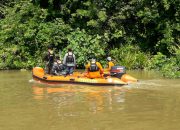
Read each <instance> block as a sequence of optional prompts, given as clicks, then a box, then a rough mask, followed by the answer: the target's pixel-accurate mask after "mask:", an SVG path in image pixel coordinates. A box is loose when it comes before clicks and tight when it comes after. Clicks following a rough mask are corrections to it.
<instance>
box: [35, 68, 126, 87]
mask: <svg viewBox="0 0 180 130" xmlns="http://www.w3.org/2000/svg"><path fill="white" fill-rule="evenodd" d="M32 75H33V79H34V80H37V81H41V82H44V83H49V84H87V85H95V86H99V85H100V86H114V85H115V86H122V85H126V84H127V83H126V82H124V81H122V80H121V79H119V78H116V77H109V76H107V77H104V78H96V79H90V78H87V77H85V76H84V74H83V73H80V72H74V73H73V75H71V76H70V75H68V76H56V75H49V74H45V72H44V69H43V68H41V67H35V68H33V71H32Z"/></svg>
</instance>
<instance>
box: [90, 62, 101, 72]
mask: <svg viewBox="0 0 180 130" xmlns="http://www.w3.org/2000/svg"><path fill="white" fill-rule="evenodd" d="M89 71H90V72H95V71H99V67H98V66H97V64H96V62H91V63H90V68H89Z"/></svg>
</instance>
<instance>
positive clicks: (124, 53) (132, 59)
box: [110, 44, 148, 69]
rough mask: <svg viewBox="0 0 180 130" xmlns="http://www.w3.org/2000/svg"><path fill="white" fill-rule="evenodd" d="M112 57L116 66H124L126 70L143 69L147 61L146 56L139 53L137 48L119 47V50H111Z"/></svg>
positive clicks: (131, 46) (129, 46)
mask: <svg viewBox="0 0 180 130" xmlns="http://www.w3.org/2000/svg"><path fill="white" fill-rule="evenodd" d="M110 53H111V55H112V57H113V58H114V59H115V60H116V62H117V63H116V64H119V65H122V66H126V68H128V69H143V68H144V67H145V66H146V64H147V60H148V55H147V54H145V53H143V52H141V51H140V49H139V47H138V46H133V45H129V44H127V45H124V46H123V45H121V46H120V47H119V48H115V49H113V50H111V52H110Z"/></svg>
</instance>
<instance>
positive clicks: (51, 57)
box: [44, 46, 55, 74]
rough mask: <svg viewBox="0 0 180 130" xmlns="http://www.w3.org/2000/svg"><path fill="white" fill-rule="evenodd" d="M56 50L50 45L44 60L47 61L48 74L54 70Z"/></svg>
mask: <svg viewBox="0 0 180 130" xmlns="http://www.w3.org/2000/svg"><path fill="white" fill-rule="evenodd" d="M54 57H55V55H54V51H53V48H52V46H49V47H48V52H47V54H46V56H45V58H44V60H45V61H46V73H47V74H52V73H51V71H52V67H53V63H54Z"/></svg>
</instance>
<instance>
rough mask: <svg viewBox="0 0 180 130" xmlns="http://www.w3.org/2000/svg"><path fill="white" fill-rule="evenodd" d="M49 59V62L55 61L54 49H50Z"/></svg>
mask: <svg viewBox="0 0 180 130" xmlns="http://www.w3.org/2000/svg"><path fill="white" fill-rule="evenodd" d="M48 61H49V63H53V62H54V52H53V51H48Z"/></svg>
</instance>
